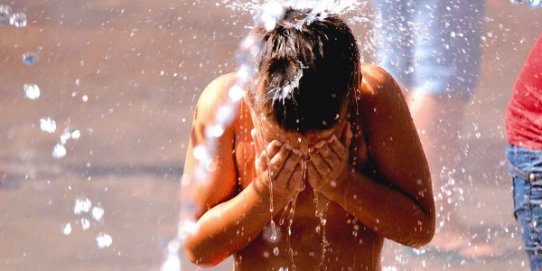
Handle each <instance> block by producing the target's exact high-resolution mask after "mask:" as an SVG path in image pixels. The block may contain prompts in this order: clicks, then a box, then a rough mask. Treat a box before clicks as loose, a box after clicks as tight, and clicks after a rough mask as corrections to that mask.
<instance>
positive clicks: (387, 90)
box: [358, 64, 403, 99]
mask: <svg viewBox="0 0 542 271" xmlns="http://www.w3.org/2000/svg"><path fill="white" fill-rule="evenodd" d="M361 74H362V84H361V87H360V88H359V89H358V92H359V94H360V95H361V98H362V99H363V98H375V97H374V96H386V95H393V96H399V97H403V95H402V92H401V88H400V87H399V85H398V84H397V82H396V81H395V79H394V78H393V77H392V76H391V74H389V73H388V72H387V71H386V70H384V68H382V67H380V66H376V65H371V64H363V65H361Z"/></svg>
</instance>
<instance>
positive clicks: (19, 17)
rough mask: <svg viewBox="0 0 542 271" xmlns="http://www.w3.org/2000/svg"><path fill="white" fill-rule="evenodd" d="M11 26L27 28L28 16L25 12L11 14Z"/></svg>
mask: <svg viewBox="0 0 542 271" xmlns="http://www.w3.org/2000/svg"><path fill="white" fill-rule="evenodd" d="M9 24H11V25H13V26H15V27H17V28H22V27H26V24H27V21H26V14H25V13H23V12H18V13H13V14H11V16H10V17H9Z"/></svg>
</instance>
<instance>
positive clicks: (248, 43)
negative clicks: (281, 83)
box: [161, 0, 367, 271]
mask: <svg viewBox="0 0 542 271" xmlns="http://www.w3.org/2000/svg"><path fill="white" fill-rule="evenodd" d="M223 3H224V4H225V5H227V6H229V7H230V8H232V9H233V10H237V11H248V12H250V13H251V14H252V15H253V16H254V20H255V22H256V23H257V24H259V25H262V26H263V27H264V28H265V29H266V30H267V31H270V30H272V29H273V28H274V27H275V25H276V23H277V20H278V19H280V18H281V17H282V15H283V7H284V6H291V7H293V8H296V9H311V10H312V12H311V14H310V15H309V16H307V18H305V19H304V20H303V21H302V22H299V23H301V24H302V23H310V22H311V21H313V20H316V19H318V18H323V17H326V16H327V15H328V14H344V13H347V12H350V11H353V10H355V9H356V8H359V7H360V6H361V5H362V4H367V2H366V1H354V0H348V1H337V0H335V1H285V0H283V1H275V2H267V3H266V2H265V1H254V0H253V1H249V2H238V1H230V0H224V1H223ZM262 6H263V8H262ZM356 18H358V19H357V20H358V21H363V20H361V19H359V16H358V17H356ZM294 27H295V26H294ZM260 48H261V44H260V41H259V40H257V38H256V37H254V36H252V35H248V36H247V37H245V38H244V40H243V41H242V42H241V44H240V47H239V50H238V52H237V55H236V60H237V63H238V65H239V68H238V70H237V82H236V83H235V84H234V86H233V87H231V88H230V90H229V93H228V94H229V95H228V96H229V97H228V100H227V101H226V102H225V103H224V104H222V105H221V106H220V107H219V108H218V110H217V114H216V116H215V120H214V122H213V123H211V124H209V125H208V126H207V128H206V129H205V142H206V145H200V146H195V147H194V157H195V158H196V160H197V161H198V165H197V166H196V167H195V169H194V172H193V173H192V175H191V176H183V178H182V181H181V207H180V209H181V210H180V218H179V225H178V234H177V239H175V240H172V241H171V242H170V243H169V245H168V247H167V256H166V260H165V262H164V263H163V265H162V267H161V270H162V271H170V270H178V269H179V268H180V260H179V258H178V256H177V255H178V253H179V249H180V247H181V244H182V242H183V241H184V240H185V238H186V236H187V235H188V234H192V233H194V232H195V231H197V226H196V222H195V221H194V220H193V212H194V211H195V210H194V207H195V206H194V204H193V203H191V202H189V197H188V195H189V193H190V190H191V188H193V186H194V185H195V184H196V183H198V184H200V185H202V184H203V185H205V184H206V179H207V176H208V174H209V173H210V170H211V171H212V170H215V167H212V166H210V165H212V164H213V163H214V162H213V159H212V157H213V156H214V153H215V150H216V144H217V143H216V142H217V138H219V137H220V136H222V134H223V132H224V129H225V127H226V126H227V125H228V124H230V123H231V122H232V121H233V118H234V116H235V114H236V112H237V107H238V104H239V101H240V100H241V99H242V98H243V96H244V89H243V87H244V86H245V85H246V84H247V83H248V82H250V81H251V80H252V79H253V76H254V74H255V73H256V72H257V68H256V67H255V66H254V57H255V56H256V55H257V54H258V53H259V51H260ZM285 92H287V90H285V91H282V92H280V93H285ZM266 157H267V159H269V157H268V155H266ZM270 177H271V179H272V177H273V176H270ZM269 186H270V187H269V189H270V191H273V182H272V181H271V182H270V184H269ZM272 194H273V193H272V192H271V198H270V213H271V214H272V213H273V212H274V206H273V195H272ZM289 206H290V214H289V231H288V232H289V234H291V230H290V229H291V223H292V221H293V216H294V212H295V201H293V202H291V203H290V204H289ZM319 218H320V221H321V227H322V229H321V230H322V232H323V238H324V242H323V243H324V245H323V250H324V251H325V247H326V246H327V242H326V239H325V229H323V227H325V218H324V217H323V215H320V216H319ZM270 231H271V233H270V241H276V240H277V239H278V238H279V236H278V232H277V227H276V225H275V221H274V220H273V218H271V221H270ZM277 253H278V250H277V249H274V254H277ZM288 253H289V254H290V256H291V257H292V261H293V250H292V249H291V248H290V249H289V251H288ZM322 257H324V256H322Z"/></svg>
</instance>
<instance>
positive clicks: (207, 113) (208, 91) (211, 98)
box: [195, 73, 237, 122]
mask: <svg viewBox="0 0 542 271" xmlns="http://www.w3.org/2000/svg"><path fill="white" fill-rule="evenodd" d="M236 78H237V76H236V74H235V73H228V74H224V75H221V76H219V77H217V78H216V79H214V80H213V81H211V83H209V85H207V87H206V88H205V89H204V90H203V92H202V93H201V95H200V97H199V100H198V104H197V107H196V112H195V114H196V119H200V120H203V121H206V122H207V121H210V120H212V119H213V118H214V116H215V112H216V110H217V109H218V107H219V106H220V105H221V104H223V103H224V102H225V101H226V99H227V97H228V91H229V89H230V88H231V87H232V86H233V85H234V84H235V81H236Z"/></svg>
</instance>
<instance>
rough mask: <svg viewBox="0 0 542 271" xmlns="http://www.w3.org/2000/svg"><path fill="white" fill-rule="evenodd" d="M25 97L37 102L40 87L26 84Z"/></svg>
mask: <svg viewBox="0 0 542 271" xmlns="http://www.w3.org/2000/svg"><path fill="white" fill-rule="evenodd" d="M23 89H24V97H25V98H27V99H30V100H37V99H38V98H39V97H40V95H41V91H40V87H38V85H36V84H25V85H24V87H23Z"/></svg>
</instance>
